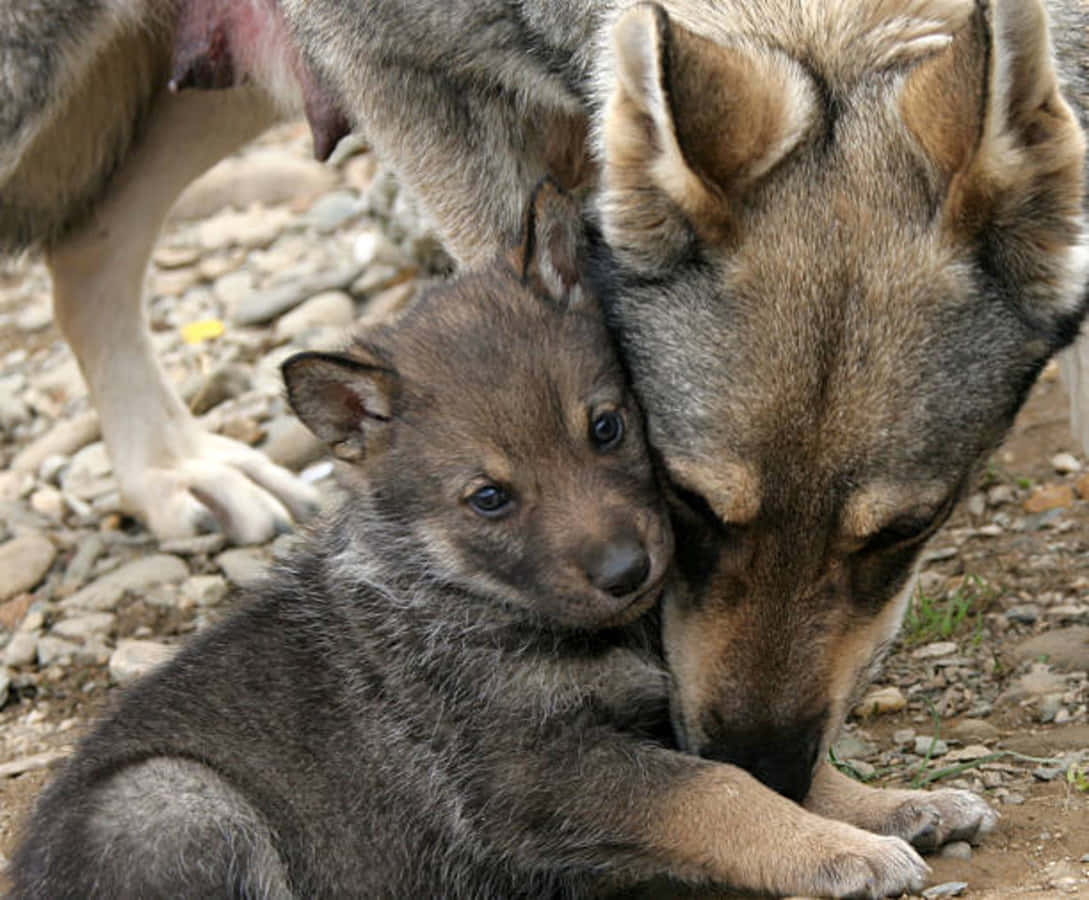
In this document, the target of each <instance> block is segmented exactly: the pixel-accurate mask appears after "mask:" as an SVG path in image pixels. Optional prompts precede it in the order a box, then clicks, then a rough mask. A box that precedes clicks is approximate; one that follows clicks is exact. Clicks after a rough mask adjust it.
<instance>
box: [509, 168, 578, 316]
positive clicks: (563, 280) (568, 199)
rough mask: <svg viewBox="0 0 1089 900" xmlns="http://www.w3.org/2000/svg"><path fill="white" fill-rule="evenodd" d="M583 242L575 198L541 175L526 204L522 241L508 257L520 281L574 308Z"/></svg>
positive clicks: (576, 301)
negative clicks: (540, 179) (541, 177)
mask: <svg viewBox="0 0 1089 900" xmlns="http://www.w3.org/2000/svg"><path fill="white" fill-rule="evenodd" d="M585 242H586V229H585V223H584V221H583V218H582V210H581V209H580V208H579V205H578V202H577V201H576V200H575V199H574V198H573V197H572V196H571V195H570V194H566V193H564V192H563V191H561V190H560V188H559V187H558V186H557V185H556V183H555V182H554V181H553V180H552V179H551V178H545V179H543V180H542V181H541V182H540V183H539V184H538V185H537V187H536V188H535V189H534V191H533V193H532V195H531V196H530V199H529V203H528V204H527V205H526V214H525V219H524V225H523V228H522V244H521V246H520V247H519V248H518V249H517V250H515V252H514V253H513V255H512V258H511V261H512V262H513V264H514V267H515V269H516V270H517V271H518V273H519V275H520V276H521V278H522V281H523V282H525V283H527V284H531V285H533V286H534V287H536V288H537V289H538V290H541V291H543V292H544V293H545V294H547V295H548V296H549V297H551V298H552V299H554V300H556V301H557V302H559V303H561V304H563V305H564V306H565V307H566V308H569V309H570V308H574V307H576V306H579V305H580V304H581V303H582V302H583V301H584V299H585V291H584V290H583V286H582V276H581V267H582V262H583V254H584V251H585Z"/></svg>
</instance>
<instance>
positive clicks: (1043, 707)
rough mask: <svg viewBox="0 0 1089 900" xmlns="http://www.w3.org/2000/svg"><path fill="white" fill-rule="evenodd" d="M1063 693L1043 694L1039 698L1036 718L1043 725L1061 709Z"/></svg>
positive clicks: (1052, 718) (1052, 719)
mask: <svg viewBox="0 0 1089 900" xmlns="http://www.w3.org/2000/svg"><path fill="white" fill-rule="evenodd" d="M1062 705H1063V695H1062V694H1045V695H1044V696H1043V697H1041V698H1040V700H1039V705H1038V708H1037V718H1039V720H1040V721H1041V722H1043V723H1044V724H1045V725H1046V724H1047V723H1048V722H1052V721H1054V719H1055V716H1056V715H1057V714H1058V712H1059V710H1060V709H1062Z"/></svg>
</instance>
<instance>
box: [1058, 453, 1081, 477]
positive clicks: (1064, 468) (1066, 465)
mask: <svg viewBox="0 0 1089 900" xmlns="http://www.w3.org/2000/svg"><path fill="white" fill-rule="evenodd" d="M1051 468H1053V469H1054V470H1055V471H1056V472H1058V473H1059V474H1060V475H1070V474H1072V473H1074V472H1080V471H1081V463H1080V462H1078V460H1077V458H1076V457H1075V456H1074V454H1072V453H1056V454H1055V455H1054V456H1053V457H1051Z"/></svg>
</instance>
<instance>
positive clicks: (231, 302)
mask: <svg viewBox="0 0 1089 900" xmlns="http://www.w3.org/2000/svg"><path fill="white" fill-rule="evenodd" d="M212 293H213V294H214V295H215V298H216V299H217V300H218V301H219V302H220V303H222V304H223V305H224V306H226V307H227V308H228V309H233V308H234V307H236V306H238V304H240V303H243V302H244V301H245V300H246V298H247V297H249V296H250V294H252V293H253V274H252V273H251V272H250V271H249V270H247V269H241V270H239V271H237V272H229V273H228V274H226V275H223V276H221V277H219V278H217V279H216V281H215V284H213V285H212Z"/></svg>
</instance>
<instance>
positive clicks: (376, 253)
mask: <svg viewBox="0 0 1089 900" xmlns="http://www.w3.org/2000/svg"><path fill="white" fill-rule="evenodd" d="M352 256H353V257H354V258H355V261H356V262H357V263H359V265H360V266H361V267H363V268H370V267H371V266H374V265H396V264H397V263H399V262H401V261H402V257H401V252H400V251H399V250H398V249H397V248H396V247H395V246H393V244H392V243H391V242H390V240H389V239H388V238H387V237H386V236H385V235H384V234H383V233H382V232H381V231H378V230H377V229H376V230H374V231H365V232H363V234H361V235H359V237H357V238H356V239H355V243H354V244H352Z"/></svg>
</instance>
